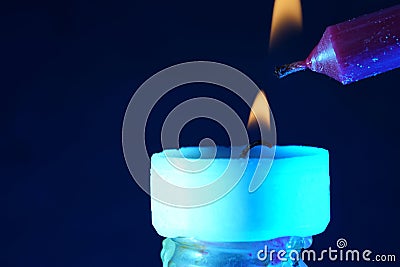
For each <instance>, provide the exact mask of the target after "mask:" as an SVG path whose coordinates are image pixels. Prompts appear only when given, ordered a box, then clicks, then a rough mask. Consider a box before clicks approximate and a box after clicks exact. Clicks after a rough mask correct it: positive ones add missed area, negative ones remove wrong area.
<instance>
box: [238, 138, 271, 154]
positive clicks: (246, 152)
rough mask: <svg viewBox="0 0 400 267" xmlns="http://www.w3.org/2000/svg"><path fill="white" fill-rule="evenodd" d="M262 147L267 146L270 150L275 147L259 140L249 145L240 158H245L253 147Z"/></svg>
mask: <svg viewBox="0 0 400 267" xmlns="http://www.w3.org/2000/svg"><path fill="white" fill-rule="evenodd" d="M261 145H263V146H267V147H269V148H272V147H273V145H272V144H271V143H268V142H265V141H261V140H258V141H255V142H253V143H251V144H249V145H247V146H246V147H245V148H244V149H243V150H242V153H241V154H240V157H241V158H245V157H246V155H247V154H248V153H249V151H250V150H251V149H252V148H253V147H256V146H261Z"/></svg>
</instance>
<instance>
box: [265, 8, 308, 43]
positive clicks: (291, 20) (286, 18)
mask: <svg viewBox="0 0 400 267" xmlns="http://www.w3.org/2000/svg"><path fill="white" fill-rule="evenodd" d="M302 28H303V15H302V9H301V1H300V0H275V4H274V11H273V14H272V25H271V35H270V38H269V47H270V48H271V47H273V46H274V45H275V44H277V43H278V42H279V41H280V39H281V38H282V37H283V36H284V35H286V34H287V32H288V31H289V30H295V31H301V29H302Z"/></svg>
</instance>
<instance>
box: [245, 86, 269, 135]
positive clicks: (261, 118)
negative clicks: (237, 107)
mask: <svg viewBox="0 0 400 267" xmlns="http://www.w3.org/2000/svg"><path fill="white" fill-rule="evenodd" d="M257 124H258V125H259V127H266V128H267V129H268V130H270V129H271V112H270V108H269V104H268V101H267V97H266V96H265V94H264V92H263V91H260V92H259V93H258V94H257V96H256V98H255V99H254V102H253V105H252V106H251V111H250V116H249V121H248V123H247V128H250V127H253V126H256V125H257Z"/></svg>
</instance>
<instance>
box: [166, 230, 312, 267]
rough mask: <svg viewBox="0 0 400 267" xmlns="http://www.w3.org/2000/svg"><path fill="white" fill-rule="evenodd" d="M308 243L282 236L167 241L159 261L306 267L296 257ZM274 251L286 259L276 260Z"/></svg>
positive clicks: (168, 264)
mask: <svg viewBox="0 0 400 267" xmlns="http://www.w3.org/2000/svg"><path fill="white" fill-rule="evenodd" d="M311 244H312V237H281V238H276V239H272V240H268V241H261V242H202V241H199V240H196V239H193V238H167V239H165V240H164V241H163V249H162V252H161V258H162V261H163V267H172V266H174V267H186V266H198V267H201V266H204V267H205V266H230V267H241V266H246V267H256V266H264V267H266V266H267V267H268V266H274V267H288V266H296V267H301V266H303V267H306V266H307V265H306V264H305V263H304V262H303V261H302V259H301V257H298V256H297V255H300V254H301V250H302V249H306V248H309V247H310V246H311ZM274 251H276V252H278V251H285V256H282V257H278V255H277V253H273V252H274ZM294 251H295V252H296V253H293V252H294ZM294 254H295V255H296V256H295V255H294Z"/></svg>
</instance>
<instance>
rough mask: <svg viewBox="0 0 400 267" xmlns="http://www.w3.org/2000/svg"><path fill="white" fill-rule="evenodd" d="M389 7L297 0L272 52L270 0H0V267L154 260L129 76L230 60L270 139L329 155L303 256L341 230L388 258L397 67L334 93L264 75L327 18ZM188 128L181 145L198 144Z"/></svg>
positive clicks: (395, 233) (318, 84) (325, 81)
mask: <svg viewBox="0 0 400 267" xmlns="http://www.w3.org/2000/svg"><path fill="white" fill-rule="evenodd" d="M396 3H398V1H394V0H393V1H389V0H386V1H376V0H364V1H348V0H346V1H344V0H336V1H315V0H312V1H311V0H309V1H304V3H303V13H304V30H303V32H302V34H301V35H297V36H292V37H290V38H288V39H287V40H286V42H285V43H283V44H282V45H281V46H279V47H278V48H276V49H275V50H274V51H271V52H268V41H269V40H268V38H269V37H268V36H269V31H270V23H271V14H272V6H273V3H272V1H258V2H250V1H241V2H234V1H197V2H196V1H185V2H180V3H178V2H174V1H159V2H152V1H141V2H138V1H118V0H115V1H109V2H106V1H61V0H60V1H27V2H23V1H9V2H8V3H7V4H5V6H4V5H3V4H4V3H3V4H2V5H3V7H1V8H0V14H1V18H0V29H1V42H0V43H1V44H0V46H1V77H2V78H1V80H2V84H3V85H2V86H1V92H2V97H1V100H2V101H1V102H3V103H2V104H1V119H2V125H1V136H2V137H1V139H0V146H1V152H2V153H1V166H2V167H1V182H2V186H1V187H0V190H1V194H0V198H1V199H0V200H1V203H3V205H2V212H1V222H2V232H3V233H2V234H1V237H0V239H1V243H2V248H1V250H0V251H1V252H0V266H18V267H20V266H21V267H22V266H24V267H25V266H161V262H160V260H159V252H160V250H161V241H162V238H161V237H159V236H158V235H157V234H156V232H155V231H154V230H153V228H152V226H151V220H150V205H149V203H150V199H149V197H148V196H147V195H146V194H145V193H144V192H142V191H141V190H140V188H139V187H138V186H137V185H136V184H135V183H134V181H133V179H132V178H131V177H130V175H129V172H128V170H127V167H126V165H125V162H124V158H123V154H122V147H121V127H122V120H123V116H124V112H125V108H126V106H127V104H128V102H129V100H130V98H131V96H132V94H133V93H134V92H135V90H136V88H138V87H139V86H140V84H141V83H142V82H144V81H145V80H146V79H147V78H149V77H150V76H151V75H152V74H154V73H156V72H157V71H160V70H161V69H163V68H165V67H168V66H171V65H173V64H176V63H180V62H185V61H191V60H211V61H218V62H221V63H225V64H228V65H231V66H233V67H235V68H238V69H239V70H241V71H243V72H244V73H246V74H247V75H248V76H249V77H250V78H252V79H253V80H254V81H255V82H256V83H257V84H258V85H259V86H260V87H261V88H263V89H264V90H265V91H266V93H267V95H268V99H269V101H270V104H271V106H272V110H273V113H274V116H275V120H276V124H277V131H278V143H279V144H297V145H300V144H303V145H312V146H319V147H324V148H327V149H328V150H329V151H330V157H331V183H332V184H331V195H332V219H331V223H330V225H329V226H328V228H327V230H326V232H325V233H323V234H321V235H318V236H316V237H315V242H314V245H313V246H314V248H315V249H317V250H322V249H324V248H327V247H328V246H333V247H335V243H336V240H337V239H338V238H340V237H344V238H346V239H347V240H348V242H349V246H350V247H351V248H359V249H366V248H368V249H371V250H373V251H374V252H375V253H387V254H388V253H392V254H393V253H397V256H398V258H400V254H399V250H398V238H399V237H400V235H399V233H400V231H399V225H400V221H399V215H398V214H399V206H398V205H399V199H398V196H399V193H398V191H399V189H400V187H399V166H400V165H399V160H400V156H399V151H400V138H399V128H400V126H399V125H400V124H399V117H398V115H399V105H398V103H399V96H400V93H399V83H400V75H399V74H400V72H399V70H395V71H392V72H389V73H386V74H383V75H380V76H378V77H374V78H371V79H367V80H364V81H361V82H358V83H356V84H352V85H349V86H345V87H344V86H342V85H340V84H339V83H337V82H336V81H334V80H331V79H329V78H327V77H324V76H322V75H318V74H315V73H311V72H304V73H301V74H296V75H293V76H292V77H288V78H287V79H284V80H276V79H275V78H274V77H273V76H272V74H271V73H272V69H273V66H274V65H275V64H277V63H286V62H290V61H293V60H298V59H302V58H304V57H306V56H307V54H308V53H309V51H311V49H312V48H313V47H314V45H315V44H316V43H317V41H318V40H319V38H320V37H321V35H322V33H323V31H324V29H325V27H326V26H328V25H331V24H335V23H338V22H341V21H343V20H346V19H348V18H352V17H355V16H358V15H361V14H364V13H368V12H373V11H375V10H378V9H381V8H384V7H389V6H391V5H394V4H396ZM198 88H200V89H201V88H203V89H204V92H208V93H209V92H211V91H212V90H210V89H209V88H208V89H207V86H204V85H203V87H201V86H198ZM200 89H199V90H200ZM207 90H208V91H207ZM181 92H182V95H185V94H188V92H191V93H193V95H201V94H202V93H201V92H202V91H200V93H199V91H196V90H195V87H192V88H191V89H190V90H186V91H185V92H183V91H182V90H181ZM176 95H178V96H179V95H181V94H180V93H176ZM166 106H167V105H166ZM162 112H164V113H165V114H167V113H168V110H164V111H162V109H161V108H160V115H159V116H158V115H155V116H154V117H153V120H154V123H155V124H154V125H156V126H154V127H153V131H152V128H151V127H152V126H150V131H152V132H153V133H152V134H151V136H150V137H151V138H150V140H147V142H148V144H149V151H150V152H151V153H153V152H156V151H159V150H160V149H161V147H160V145H159V139H158V138H159V135H158V132H157V129H158V126H159V124H160V123H161V122H162V119H161V118H162V117H163V116H164V115H162V114H161V113H162ZM240 114H241V116H243V118H245V117H247V115H248V110H246V109H243V110H242V111H240ZM157 116H158V118H159V119H158V121H157ZM154 118H155V119H154ZM157 125H158V126H157ZM194 126H195V125H194ZM194 128H195V129H194V130H193V129H192V130H187V131H188V134H187V135H186V137H185V136H183V137H182V142H183V143H184V144H186V145H188V144H189V145H190V144H192V145H196V143H195V142H194V141H193V140H195V139H196V138H198V136H195V137H193V138H194V139H193V140H192V139H190V135H191V133H197V134H198V130H197V129H198V128H196V127H194ZM201 134H205V135H206V134H208V133H201ZM217 138H219V137H217ZM196 140H197V139H196ZM338 265H340V263H331V262H328V261H325V262H323V263H314V264H310V266H338ZM343 265H345V266H352V265H353V264H350V263H344V264H343ZM354 265H357V266H374V264H373V263H370V264H366V263H362V264H361V263H360V264H355V263H354ZM394 265H395V264H379V265H376V266H394Z"/></svg>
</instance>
